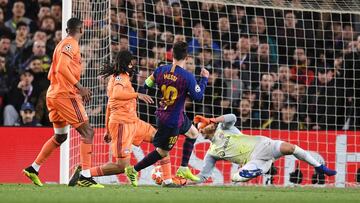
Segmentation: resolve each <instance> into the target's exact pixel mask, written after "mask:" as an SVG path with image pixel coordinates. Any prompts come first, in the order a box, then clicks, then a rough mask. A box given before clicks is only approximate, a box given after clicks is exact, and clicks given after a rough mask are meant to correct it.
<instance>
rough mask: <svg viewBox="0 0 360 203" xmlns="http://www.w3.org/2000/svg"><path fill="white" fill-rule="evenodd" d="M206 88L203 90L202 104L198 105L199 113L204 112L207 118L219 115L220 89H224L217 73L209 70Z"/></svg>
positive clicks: (224, 86)
mask: <svg viewBox="0 0 360 203" xmlns="http://www.w3.org/2000/svg"><path fill="white" fill-rule="evenodd" d="M209 72H210V75H209V80H208V86H207V87H206V89H205V96H204V100H203V101H204V104H203V105H201V104H198V105H197V106H198V107H197V109H198V111H199V112H204V114H205V115H207V116H215V115H220V111H219V109H220V102H221V100H222V88H226V85H225V84H224V83H223V81H222V79H221V77H219V73H218V72H216V71H214V70H212V69H211V70H209Z"/></svg>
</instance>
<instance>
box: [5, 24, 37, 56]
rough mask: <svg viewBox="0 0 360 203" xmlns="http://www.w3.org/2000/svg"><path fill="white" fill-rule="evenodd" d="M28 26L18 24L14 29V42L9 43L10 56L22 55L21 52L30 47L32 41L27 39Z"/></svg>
mask: <svg viewBox="0 0 360 203" xmlns="http://www.w3.org/2000/svg"><path fill="white" fill-rule="evenodd" d="M29 32H30V30H29V26H28V25H27V24H26V23H24V22H19V23H18V24H17V27H16V37H15V40H13V41H12V42H11V45H10V53H11V54H12V55H15V57H16V55H21V54H24V53H23V51H24V50H26V49H27V48H29V47H30V46H31V45H32V41H31V40H30V38H29Z"/></svg>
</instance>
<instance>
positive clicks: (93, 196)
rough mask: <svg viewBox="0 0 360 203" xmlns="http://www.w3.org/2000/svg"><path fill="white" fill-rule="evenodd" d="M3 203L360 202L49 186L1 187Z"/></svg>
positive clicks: (329, 191)
mask: <svg viewBox="0 0 360 203" xmlns="http://www.w3.org/2000/svg"><path fill="white" fill-rule="evenodd" d="M0 202H4V203H5V202H6V203H10V202H31V203H43V202H51V203H56V202H74V203H75V202H76V203H90V202H99V203H107V202H110V203H111V202H116V203H127V202H146V203H150V202H156V203H160V202H182V203H184V202H186V203H188V202H219V203H228V202H239V203H242V202H265V203H270V202H276V203H279V202H287V203H294V202H316V203H322V202H336V203H343V202H360V189H359V188H347V189H341V188H312V187H310V188H300V187H298V188H281V187H280V188H277V187H248V186H247V187H241V186H228V187H226V186H222V187H220V186H219V187H217V186H192V187H184V188H177V189H172V188H171V189H170V188H167V189H166V188H161V187H156V186H139V187H138V188H133V187H131V186H128V185H120V186H119V185H106V188H104V189H94V188H80V187H73V188H70V187H67V186H65V185H45V186H44V187H41V188H40V187H36V186H34V185H23V184H0Z"/></svg>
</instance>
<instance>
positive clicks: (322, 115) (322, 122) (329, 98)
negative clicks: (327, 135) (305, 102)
mask: <svg viewBox="0 0 360 203" xmlns="http://www.w3.org/2000/svg"><path fill="white" fill-rule="evenodd" d="M308 94H309V115H310V119H311V123H312V129H323V130H324V129H329V130H335V129H342V126H343V125H344V123H345V121H344V120H343V117H340V116H339V117H337V115H338V114H339V113H340V112H339V111H343V110H342V109H339V108H338V107H343V106H344V104H341V103H340V100H337V99H336V97H337V96H340V95H339V91H337V87H336V80H335V77H334V70H332V69H330V68H328V69H326V68H318V70H317V80H315V81H314V83H313V84H312V85H311V86H310V88H309V92H308Z"/></svg>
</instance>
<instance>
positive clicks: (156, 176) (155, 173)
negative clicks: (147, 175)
mask: <svg viewBox="0 0 360 203" xmlns="http://www.w3.org/2000/svg"><path fill="white" fill-rule="evenodd" d="M151 179H153V180H154V182H155V183H156V184H158V185H161V184H162V182H163V179H162V169H161V166H155V168H154V169H153V170H152V171H151Z"/></svg>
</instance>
